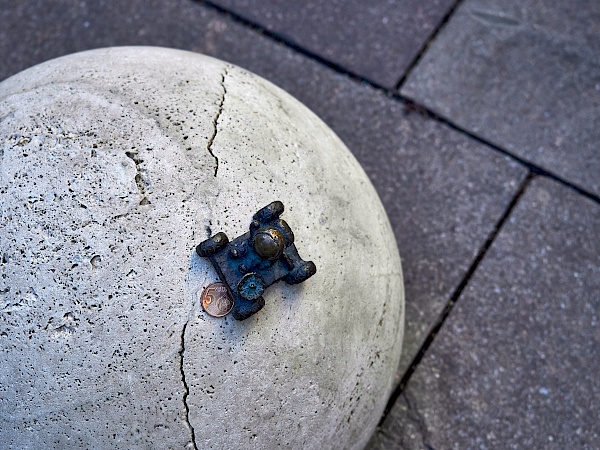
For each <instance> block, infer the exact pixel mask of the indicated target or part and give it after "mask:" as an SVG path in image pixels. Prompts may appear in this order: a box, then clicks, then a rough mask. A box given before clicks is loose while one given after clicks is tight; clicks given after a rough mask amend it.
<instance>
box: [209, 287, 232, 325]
mask: <svg viewBox="0 0 600 450" xmlns="http://www.w3.org/2000/svg"><path fill="white" fill-rule="evenodd" d="M202 307H203V308H204V311H206V313H207V314H208V315H210V316H213V317H223V316H226V315H227V314H229V313H230V312H231V310H232V309H233V299H232V298H231V294H230V293H229V288H228V287H227V285H226V284H225V283H212V284H210V285H209V286H208V287H207V288H206V289H204V292H202Z"/></svg>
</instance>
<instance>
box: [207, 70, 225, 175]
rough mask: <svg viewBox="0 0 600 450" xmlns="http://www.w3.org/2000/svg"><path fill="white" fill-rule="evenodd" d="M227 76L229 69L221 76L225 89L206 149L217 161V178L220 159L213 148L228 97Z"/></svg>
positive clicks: (222, 85)
mask: <svg viewBox="0 0 600 450" xmlns="http://www.w3.org/2000/svg"><path fill="white" fill-rule="evenodd" d="M226 76H227V68H225V70H224V71H223V73H222V74H221V87H222V88H223V94H222V95H221V100H220V101H219V109H218V111H217V115H216V117H215V118H214V119H213V133H212V136H211V137H210V138H209V139H208V144H207V145H206V149H207V150H208V153H210V156H212V157H213V158H214V159H215V177H216V176H217V172H218V171H219V158H218V157H217V156H216V155H215V154H214V152H213V149H212V146H213V143H214V142H215V139H216V137H217V133H218V132H219V127H218V122H219V118H220V117H221V113H222V112H223V103H225V95H227V88H226V87H225V77H226Z"/></svg>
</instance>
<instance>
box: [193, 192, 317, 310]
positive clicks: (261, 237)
mask: <svg viewBox="0 0 600 450" xmlns="http://www.w3.org/2000/svg"><path fill="white" fill-rule="evenodd" d="M283 209H284V207H283V203H281V202H280V201H275V202H273V203H271V204H269V205H267V206H265V207H264V208H262V209H261V210H259V211H258V212H257V213H256V214H254V216H253V217H252V222H251V223H250V231H249V232H248V233H245V234H243V235H242V236H239V237H237V238H235V239H234V240H233V241H231V242H229V239H228V238H227V235H226V234H225V233H223V232H219V233H217V234H215V235H214V236H212V237H210V238H208V239H207V240H205V241H204V242H202V243H200V245H198V247H196V252H197V253H198V255H199V256H201V257H205V258H208V259H209V260H210V262H211V263H212V265H213V266H214V268H215V269H216V271H217V273H218V274H219V277H220V278H221V281H223V282H225V283H226V284H227V286H228V287H229V290H230V291H231V295H232V297H233V300H234V303H235V304H234V307H233V310H232V313H233V317H234V318H235V319H237V320H244V319H247V318H248V317H250V316H251V315H253V314H254V313H256V312H258V311H260V310H261V309H262V307H263V306H264V305H265V300H264V299H263V297H262V295H263V293H264V291H265V289H266V288H267V287H269V286H270V285H272V284H273V283H275V282H277V281H279V280H283V281H285V282H286V283H288V284H298V283H302V282H303V281H305V280H307V279H308V278H310V277H311V276H313V275H314V274H315V273H316V271H317V268H316V266H315V265H314V263H313V262H312V261H304V260H303V259H302V258H300V255H299V254H298V250H297V249H296V246H295V245H294V233H293V232H292V230H291V228H290V227H289V225H288V224H287V223H286V222H285V221H284V220H282V219H280V218H279V216H280V215H281V214H282V213H283Z"/></svg>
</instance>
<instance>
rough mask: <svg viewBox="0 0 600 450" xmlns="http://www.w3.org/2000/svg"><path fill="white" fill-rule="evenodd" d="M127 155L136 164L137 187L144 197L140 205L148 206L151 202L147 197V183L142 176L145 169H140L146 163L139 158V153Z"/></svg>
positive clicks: (127, 153) (128, 153)
mask: <svg viewBox="0 0 600 450" xmlns="http://www.w3.org/2000/svg"><path fill="white" fill-rule="evenodd" d="M125 155H126V156H127V157H128V158H129V159H131V160H132V161H133V163H134V164H135V171H136V174H135V185H136V186H137V189H138V191H139V192H140V195H141V196H142V199H141V200H140V205H147V204H148V203H150V202H149V201H148V197H146V183H145V182H144V177H143V175H142V173H143V169H141V168H140V165H141V164H142V163H143V162H144V161H143V160H141V159H140V158H139V156H138V154H137V152H125Z"/></svg>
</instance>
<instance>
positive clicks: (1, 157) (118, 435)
mask: <svg viewBox="0 0 600 450" xmlns="http://www.w3.org/2000/svg"><path fill="white" fill-rule="evenodd" d="M0 145H1V147H0V195H1V197H0V210H1V219H0V221H1V223H0V224H1V231H0V252H1V255H0V258H1V259H0V268H1V278H0V447H1V448H44V449H47V448H60V449H65V448H103V447H110V448H136V447H139V448H161V449H165V448H182V447H186V446H187V447H188V448H201V449H206V448H227V449H231V448H275V447H278V446H280V447H283V448H360V447H362V446H364V445H365V444H366V442H367V441H368V439H369V437H370V435H371V433H372V432H373V430H374V428H375V426H376V424H377V421H378V419H379V417H380V414H381V412H382V410H383V408H384V405H385V403H386V399H387V395H388V394H389V392H390V389H391V387H392V380H393V376H394V372H395V369H396V366H397V364H398V360H399V356H400V347H401V340H402V332H403V320H404V310H403V308H404V298H403V295H404V294H403V292H404V291H403V284H402V274H401V268H400V260H399V257H398V253H397V249H396V244H395V241H394V236H393V234H392V231H391V229H390V225H389V222H388V220H387V217H386V215H385V212H384V210H383V208H382V205H381V203H380V201H379V199H378V197H377V194H376V193H375V191H374V189H373V187H372V186H371V184H370V183H369V181H368V179H367V177H366V175H365V174H364V172H363V171H362V169H361V168H360V166H359V164H358V163H357V162H356V160H355V159H354V158H353V157H352V155H351V154H350V152H349V151H348V150H347V149H346V147H345V146H344V145H343V143H342V142H341V141H340V140H339V139H338V138H337V137H336V136H335V134H334V133H333V132H332V131H331V130H330V129H329V128H328V127H327V126H326V125H325V124H323V122H321V121H320V120H319V119H318V118H317V117H316V116H315V115H314V114H313V113H311V112H310V111H309V110H308V109H307V108H306V107H304V106H303V105H301V104H300V103H299V102H298V101H296V100H295V99H293V98H292V97H290V96H289V95H288V94H286V93H285V92H283V91H281V90H280V89H278V88H277V87H275V86H273V85H272V84H270V83H269V82H267V81H265V80H263V79H261V78H259V77H257V76H255V75H253V74H251V73H248V72H246V71H245V70H243V69H240V68H239V67H235V66H232V65H229V64H226V63H224V62H221V61H218V60H215V59H211V58H208V57H205V56H200V55H197V54H193V53H188V52H183V51H176V50H168V49H159V48H146V47H139V48H109V49H102V50H94V51H89V52H84V53H79V54H75V55H71V56H67V57H63V58H59V59H56V60H53V61H50V62H47V63H44V64H42V65H39V66H36V67H33V68H31V69H29V70H26V71H24V72H22V73H20V74H18V75H16V76H14V77H12V78H10V79H8V80H6V81H4V82H3V83H1V84H0ZM274 200H281V201H282V202H283V203H284V205H285V207H286V211H285V212H284V214H283V216H282V218H283V219H285V220H286V221H287V222H288V223H289V224H290V226H291V228H292V229H293V230H294V233H295V236H296V245H297V248H298V251H299V253H300V255H301V256H302V258H303V259H305V260H312V261H314V262H315V264H316V265H317V269H318V271H317V274H316V275H315V276H313V277H312V278H310V279H309V280H308V281H306V282H305V283H303V284H300V285H293V286H292V285H287V284H285V283H283V282H281V283H277V284H276V285H273V286H271V287H270V288H269V289H267V291H266V293H265V296H264V297H265V301H266V306H265V308H264V309H262V310H261V311H260V312H259V313H257V314H255V315H254V316H252V317H251V318H249V319H248V320H245V321H241V322H239V321H235V320H233V319H232V318H231V317H229V316H228V317H226V318H221V319H217V318H213V317H210V316H208V315H206V313H205V312H204V311H203V309H202V306H201V305H200V302H199V295H200V294H201V293H202V291H203V289H204V288H205V287H206V286H207V285H208V284H209V283H211V282H214V281H217V279H218V278H217V275H216V273H215V272H214V270H213V268H212V267H211V265H210V263H209V262H208V261H207V260H205V259H202V258H199V257H198V256H197V255H196V253H195V251H194V249H195V247H196V245H197V244H199V243H200V242H201V241H203V240H204V239H206V238H207V237H209V236H210V235H212V234H214V233H216V232H218V231H224V232H225V233H227V235H228V236H229V237H230V239H233V238H235V237H237V236H239V235H240V234H243V233H245V232H246V231H247V230H248V225H249V223H250V220H251V217H252V215H253V214H254V213H255V212H256V211H257V210H258V209H259V208H261V207H263V206H265V205H267V204H269V203H271V202H272V201H274Z"/></svg>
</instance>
